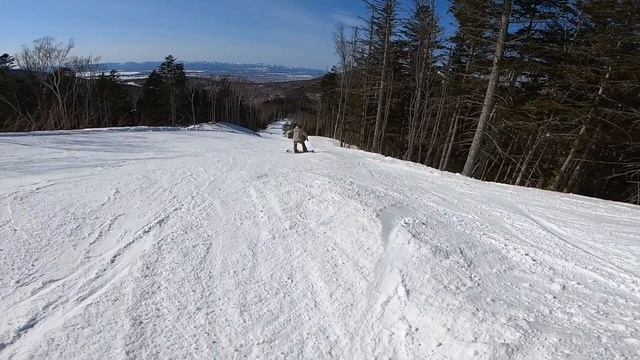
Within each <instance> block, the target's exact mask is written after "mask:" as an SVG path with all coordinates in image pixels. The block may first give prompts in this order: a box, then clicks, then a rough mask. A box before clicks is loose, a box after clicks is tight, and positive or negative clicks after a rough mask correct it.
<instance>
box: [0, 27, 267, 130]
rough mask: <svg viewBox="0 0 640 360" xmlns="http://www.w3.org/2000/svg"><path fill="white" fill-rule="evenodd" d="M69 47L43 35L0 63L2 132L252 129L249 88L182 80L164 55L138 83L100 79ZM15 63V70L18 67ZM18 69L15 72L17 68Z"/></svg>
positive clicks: (112, 75)
mask: <svg viewBox="0 0 640 360" xmlns="http://www.w3.org/2000/svg"><path fill="white" fill-rule="evenodd" d="M72 49H73V43H71V42H70V43H68V44H63V43H58V42H56V41H55V39H53V38H50V37H46V38H42V39H38V40H35V41H34V43H33V45H32V46H30V47H26V46H25V47H24V49H23V50H22V52H21V53H20V54H18V55H17V56H15V57H14V56H9V55H8V54H5V55H2V57H0V131H37V130H57V129H81V128H93V127H116V126H179V125H180V126H182V125H190V124H194V123H197V122H215V121H221V120H223V119H224V120H225V121H232V122H235V123H237V124H239V125H243V126H246V127H249V128H253V129H257V128H258V127H259V126H260V124H261V123H260V122H259V119H260V118H259V108H258V107H257V106H256V105H255V104H254V101H253V99H252V94H251V91H250V89H246V87H245V86H243V84H241V83H234V82H231V81H229V80H227V79H194V78H188V77H187V75H186V73H185V70H184V65H183V64H182V63H179V62H178V61H177V60H176V58H174V57H173V56H171V55H169V56H167V57H166V58H165V60H164V62H163V63H162V64H161V65H160V67H159V68H158V69H157V70H155V71H153V72H152V73H151V75H150V76H149V78H148V79H147V80H146V81H145V82H144V84H143V85H138V84H136V83H132V82H128V83H125V82H124V81H122V80H121V79H120V78H119V76H118V74H117V72H115V71H110V72H108V73H105V72H104V71H103V70H102V69H101V68H100V65H99V63H98V59H96V58H90V57H88V58H83V57H78V56H74V55H72ZM16 65H17V66H16ZM16 67H18V70H16V69H15V68H16Z"/></svg>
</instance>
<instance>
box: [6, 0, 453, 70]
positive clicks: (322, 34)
mask: <svg viewBox="0 0 640 360" xmlns="http://www.w3.org/2000/svg"><path fill="white" fill-rule="evenodd" d="M405 2H406V3H408V2H407V1H405ZM436 2H437V4H438V5H437V7H438V14H439V16H440V17H441V20H442V22H443V23H444V24H445V25H446V24H447V23H450V22H451V20H450V18H449V17H448V14H447V13H446V9H447V7H448V0H437V1H436ZM406 6H407V5H403V7H406ZM0 8H1V9H2V12H1V13H0V34H1V35H0V53H4V52H7V53H16V52H18V51H19V50H20V48H21V46H22V45H23V44H29V43H31V41H32V40H34V39H37V38H40V37H43V36H54V37H55V38H56V39H57V40H59V41H65V42H66V41H67V40H68V39H73V40H74V41H75V43H76V49H75V53H77V54H79V55H94V56H100V57H101V59H102V60H103V61H105V62H120V61H155V60H161V59H162V58H163V57H164V56H165V55H168V54H173V55H174V56H176V57H178V59H180V60H184V61H199V60H203V61H223V62H251V63H253V62H262V63H269V64H278V65H292V66H307V67H314V68H318V69H326V68H328V67H330V66H331V65H333V64H334V63H335V62H336V56H335V51H334V49H333V43H332V32H333V30H334V28H335V25H336V24H337V22H339V21H342V22H345V23H346V24H352V23H355V22H356V21H358V16H362V15H364V14H365V7H364V4H363V3H362V2H361V1H360V0H208V1H207V0H110V1H93V0H0Z"/></svg>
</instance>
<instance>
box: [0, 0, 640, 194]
mask: <svg viewBox="0 0 640 360" xmlns="http://www.w3.org/2000/svg"><path fill="white" fill-rule="evenodd" d="M365 3H366V5H367V8H368V14H366V15H365V16H363V20H364V21H363V25H362V26H360V27H357V28H347V27H345V26H344V25H338V27H337V29H336V32H335V39H334V40H335V45H336V52H337V55H338V58H339V63H338V64H337V65H336V66H335V67H334V68H333V69H332V71H331V72H329V73H328V74H327V75H326V76H324V77H323V78H322V79H320V80H319V81H318V82H317V83H316V85H315V86H306V87H305V88H304V89H302V90H300V91H298V92H291V93H289V94H287V95H286V96H283V97H274V96H266V97H265V96H264V94H258V93H257V92H256V91H255V87H252V86H248V85H246V84H242V83H238V82H233V81H229V80H225V79H222V80H212V79H194V78H188V77H187V76H186V75H185V71H184V68H183V66H182V64H180V63H179V62H177V60H176V59H175V58H174V57H172V56H168V57H167V58H166V59H165V61H164V63H163V64H162V65H161V66H160V67H159V68H158V69H157V70H156V71H154V72H153V73H152V74H151V76H150V77H149V78H148V79H147V80H146V81H145V82H144V84H143V85H142V86H136V85H131V84H125V83H124V82H123V81H121V80H120V79H119V78H118V75H117V73H115V72H111V73H102V71H103V69H100V68H99V66H98V65H97V64H98V59H94V58H82V57H77V56H73V55H72V49H73V44H72V43H69V44H62V43H57V42H56V41H55V40H54V39H52V38H43V39H39V40H36V41H35V42H34V43H33V45H31V46H29V47H25V48H24V49H23V50H22V52H21V53H19V54H16V56H15V57H13V56H9V55H3V56H2V57H0V130H2V131H32V130H51V129H74V128H87V127H110V126H132V125H150V126H160V125H172V126H175V125H188V124H192V123H196V122H206V121H222V120H224V121H231V122H236V123H238V124H240V125H243V126H247V127H250V128H253V129H257V128H260V127H262V126H264V125H266V124H267V123H268V122H271V121H273V119H274V118H276V117H279V116H287V115H288V116H290V117H291V118H294V119H296V120H297V121H298V122H301V123H303V124H304V125H305V127H306V129H307V131H308V132H310V133H315V134H317V135H323V136H330V137H334V138H337V139H339V140H341V141H342V142H344V143H347V144H352V145H356V146H358V147H360V148H362V149H366V150H369V151H374V152H379V153H382V154H385V155H389V156H393V157H397V158H402V159H405V160H409V161H414V162H419V163H422V164H426V165H428V166H431V167H435V168H438V169H442V170H447V171H452V172H461V173H463V174H464V175H467V176H472V177H474V178H478V179H482V180H488V181H496V182H501V183H508V184H515V185H522V186H530V187H537V188H542V189H549V190H555V191H563V192H573V193H580V194H585V195H589V196H597V197H601V198H605V199H612V200H619V201H628V202H631V203H636V204H640V61H639V59H640V2H638V1H637V0H619V1H614V0H599V1H586V0H585V1H577V0H559V1H556V0H500V1H497V0H452V1H451V7H450V10H449V11H450V12H451V14H452V15H453V17H454V19H455V21H456V24H455V25H456V29H455V33H454V34H453V35H452V36H444V35H443V33H444V32H443V27H442V25H441V24H440V23H439V19H438V17H437V16H436V14H435V11H434V9H435V0H407V1H404V2H401V1H398V0H366V1H365Z"/></svg>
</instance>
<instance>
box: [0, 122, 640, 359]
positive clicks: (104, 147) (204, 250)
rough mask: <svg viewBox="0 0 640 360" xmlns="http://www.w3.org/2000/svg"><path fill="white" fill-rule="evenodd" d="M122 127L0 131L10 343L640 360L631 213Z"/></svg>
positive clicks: (207, 134) (3, 345)
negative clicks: (17, 133) (84, 129)
mask: <svg viewBox="0 0 640 360" xmlns="http://www.w3.org/2000/svg"><path fill="white" fill-rule="evenodd" d="M124 130H126V131H123V129H120V130H115V129H112V130H93V131H77V132H58V133H43V134H32V135H23V136H20V135H1V136H0V274H1V276H0V359H26V358H38V359H125V358H126V359H192V358H193V359H212V358H264V359H278V358H296V359H297V358H304V359H323V358H340V359H371V358H394V359H403V358H406V359H414V358H417V359H557V358H572V359H582V358H589V359H632V358H638V357H640V340H639V339H640V262H639V261H638V259H640V208H638V207H634V206H631V205H625V204H618V203H612V202H606V201H601V200H595V199H588V198H584V197H578V196H570V195H564V194H556V193H550V192H544V191H538V190H533V189H525V188H516V187H511V186H503V185H497V184H488V183H482V182H479V181H474V180H471V179H468V178H464V177H460V176H457V175H454V174H449V173H443V172H438V171H436V170H432V169H429V168H426V167H423V166H420V165H417V164H411V163H407V162H402V161H398V160H394V159H390V158H385V157H383V156H380V155H375V154H370V153H366V152H362V151H358V150H350V149H342V148H338V147H336V146H335V145H333V143H332V142H331V141H329V140H327V139H321V138H312V139H311V147H313V148H315V150H316V153H314V154H290V153H286V152H285V151H284V150H285V149H288V148H290V147H291V143H290V140H287V139H284V138H283V137H282V136H281V135H279V134H278V132H277V131H275V130H274V129H271V130H272V131H271V132H272V133H273V134H268V133H263V134H261V135H260V136H258V135H256V134H253V133H250V132H246V131H242V130H241V129H238V128H234V127H230V126H199V127H196V128H193V129H191V130H192V131H184V130H181V131H178V130H176V129H166V128H165V129H147V128H137V129H124ZM161 130H163V131H161ZM172 130H175V131H172Z"/></svg>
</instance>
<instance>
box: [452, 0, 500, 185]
mask: <svg viewBox="0 0 640 360" xmlns="http://www.w3.org/2000/svg"><path fill="white" fill-rule="evenodd" d="M510 18H511V0H504V5H503V8H502V22H501V26H500V34H499V36H498V41H497V43H496V52H495V55H494V58H493V67H492V68H491V76H490V78H489V85H488V86H487V92H486V94H485V97H484V103H483V104H482V113H481V114H480V119H479V120H478V127H477V128H476V132H475V135H474V136H473V142H472V143H471V149H469V155H468V156H467V161H466V163H465V164H464V170H463V171H462V175H465V176H471V175H473V170H474V167H475V164H476V161H477V160H478V155H479V154H480V146H481V145H482V140H483V138H484V132H485V128H486V127H487V121H488V120H489V117H490V115H491V113H492V112H493V108H494V106H495V103H496V96H495V95H496V89H497V87H498V80H499V77H500V63H501V61H502V56H503V55H504V48H505V42H506V39H507V32H508V31H509V20H510Z"/></svg>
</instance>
